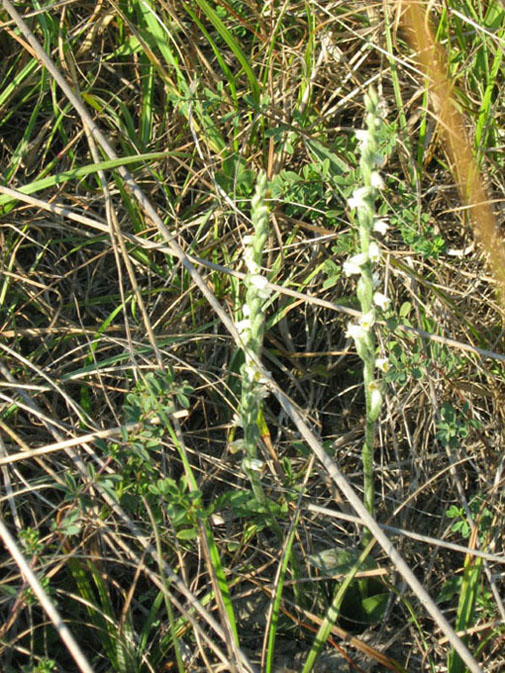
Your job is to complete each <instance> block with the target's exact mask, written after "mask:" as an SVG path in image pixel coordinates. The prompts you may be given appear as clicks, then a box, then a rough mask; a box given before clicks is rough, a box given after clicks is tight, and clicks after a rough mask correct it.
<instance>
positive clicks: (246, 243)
mask: <svg viewBox="0 0 505 673" xmlns="http://www.w3.org/2000/svg"><path fill="white" fill-rule="evenodd" d="M253 243H254V236H251V234H247V235H246V236H244V238H243V239H242V244H243V246H244V248H250V247H251V246H252V244H253Z"/></svg>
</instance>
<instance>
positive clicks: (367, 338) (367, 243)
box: [344, 89, 388, 546]
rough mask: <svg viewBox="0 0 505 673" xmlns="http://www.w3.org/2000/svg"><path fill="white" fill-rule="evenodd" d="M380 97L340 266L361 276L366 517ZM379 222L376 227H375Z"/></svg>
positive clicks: (365, 139) (358, 328)
mask: <svg viewBox="0 0 505 673" xmlns="http://www.w3.org/2000/svg"><path fill="white" fill-rule="evenodd" d="M378 105H379V99H378V96H377V94H376V92H375V91H374V90H373V89H370V91H369V93H368V95H367V96H365V106H366V110H367V115H366V127H367V128H366V130H362V131H358V133H357V135H358V138H359V140H360V151H361V158H360V169H361V175H362V177H363V186H362V187H360V188H359V189H357V190H356V191H355V192H354V194H353V196H352V198H351V199H349V206H350V207H351V208H355V209H356V210H357V216H358V217H357V220H358V230H359V242H360V252H359V253H358V254H357V255H354V257H351V258H350V259H349V260H347V262H345V263H344V272H345V273H346V274H347V275H351V274H358V275H359V276H360V278H359V280H358V285H357V295H358V299H359V302H360V306H361V314H362V315H361V318H360V321H359V324H351V325H349V327H348V330H347V335H348V336H350V337H352V338H353V339H354V342H355V344H356V350H357V352H358V355H359V356H360V358H361V360H362V361H363V382H364V386H365V401H366V424H365V441H364V445H363V451H362V461H363V473H364V504H365V507H366V508H367V510H368V512H370V514H373V511H374V477H373V468H374V442H375V423H376V421H377V418H378V416H379V413H380V409H381V405H382V395H381V391H380V384H379V382H378V381H377V380H376V378H375V369H376V367H377V366H381V363H379V361H376V357H375V338H374V332H373V326H374V323H375V320H376V313H377V306H381V307H382V308H385V306H386V304H387V302H388V300H387V299H386V298H385V297H384V296H383V295H382V294H381V293H379V292H375V291H374V286H375V284H376V281H375V278H374V274H373V265H374V263H376V262H377V261H378V260H379V258H380V251H379V247H378V245H377V243H376V242H375V240H374V231H380V230H383V227H384V226H385V225H384V223H383V222H382V221H379V220H377V219H376V212H375V199H376V197H377V195H378V189H380V187H382V185H383V183H382V178H381V177H380V175H379V173H378V172H377V166H378V164H379V163H380V160H381V157H379V156H378V144H377V132H378V130H379V128H380V126H381V124H382V120H381V117H380V115H379V113H378ZM379 222H380V224H379ZM369 540H370V534H369V533H366V534H365V535H364V544H365V546H366V544H367V543H368V542H369Z"/></svg>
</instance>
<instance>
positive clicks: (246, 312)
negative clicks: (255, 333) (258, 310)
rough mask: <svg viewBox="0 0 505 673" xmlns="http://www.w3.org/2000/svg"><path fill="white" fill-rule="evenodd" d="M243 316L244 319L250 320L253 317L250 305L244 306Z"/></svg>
mask: <svg viewBox="0 0 505 673" xmlns="http://www.w3.org/2000/svg"><path fill="white" fill-rule="evenodd" d="M242 315H243V316H244V318H248V317H249V316H250V315H251V307H250V306H249V304H244V305H243V306H242Z"/></svg>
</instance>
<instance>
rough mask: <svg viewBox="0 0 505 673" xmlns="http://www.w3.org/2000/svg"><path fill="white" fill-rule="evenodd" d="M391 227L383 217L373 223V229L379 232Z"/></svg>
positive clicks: (383, 232) (384, 231) (381, 232)
mask: <svg viewBox="0 0 505 673" xmlns="http://www.w3.org/2000/svg"><path fill="white" fill-rule="evenodd" d="M388 229H389V224H388V223H387V222H386V220H383V219H378V220H375V221H374V223H373V230H374V231H376V232H377V233H379V234H382V235H383V236H384V234H385V233H386V232H387V230H388Z"/></svg>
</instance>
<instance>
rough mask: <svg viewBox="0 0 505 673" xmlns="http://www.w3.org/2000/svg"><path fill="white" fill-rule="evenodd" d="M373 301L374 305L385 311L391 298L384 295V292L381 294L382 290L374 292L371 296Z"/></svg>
mask: <svg viewBox="0 0 505 673" xmlns="http://www.w3.org/2000/svg"><path fill="white" fill-rule="evenodd" d="M373 301H374V304H375V305H376V306H379V307H380V308H381V309H382V310H383V311H386V310H387V309H388V308H389V306H390V304H391V299H390V298H389V297H386V295H385V294H382V292H375V293H374V296H373Z"/></svg>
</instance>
